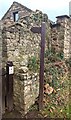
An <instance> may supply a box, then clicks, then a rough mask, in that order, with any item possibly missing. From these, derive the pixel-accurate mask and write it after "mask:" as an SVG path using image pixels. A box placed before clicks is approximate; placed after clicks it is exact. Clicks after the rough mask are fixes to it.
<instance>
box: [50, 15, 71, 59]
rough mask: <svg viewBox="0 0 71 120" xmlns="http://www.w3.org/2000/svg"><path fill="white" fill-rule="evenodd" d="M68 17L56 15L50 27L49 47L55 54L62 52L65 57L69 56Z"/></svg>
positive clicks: (70, 36) (70, 35)
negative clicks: (54, 21)
mask: <svg viewBox="0 0 71 120" xmlns="http://www.w3.org/2000/svg"><path fill="white" fill-rule="evenodd" d="M70 25H71V23H70V18H69V17H68V16H60V17H57V22H56V24H54V25H52V28H51V31H52V32H51V41H52V42H51V48H52V51H53V52H55V53H56V54H63V57H64V58H65V59H68V58H69V57H70V41H71V39H70V38H71V34H70V33H71V32H70Z"/></svg>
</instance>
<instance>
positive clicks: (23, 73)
mask: <svg viewBox="0 0 71 120" xmlns="http://www.w3.org/2000/svg"><path fill="white" fill-rule="evenodd" d="M36 15H37V17H36V18H37V19H36V20H34V18H33V17H34V16H36ZM40 15H41V16H42V19H41V18H40V19H38V17H40ZM28 19H29V21H28V22H27V21H26V20H25V19H22V18H21V19H20V20H19V21H18V22H16V23H14V24H12V25H9V26H6V27H4V28H3V32H2V33H3V61H2V63H3V68H5V67H6V62H7V61H12V62H13V64H14V82H13V89H14V92H13V93H14V94H13V99H14V107H15V109H17V110H18V111H20V112H21V113H22V115H24V114H25V113H26V112H28V111H29V109H30V106H31V105H33V104H34V103H35V100H36V98H37V97H38V95H39V63H40V62H39V59H40V42H41V35H40V34H38V33H36V34H33V33H32V32H31V30H30V29H31V27H32V26H38V25H39V26H40V25H41V22H42V21H43V20H44V15H43V14H42V12H40V11H36V12H35V13H33V14H31V15H30V16H29V18H28ZM47 26H48V19H47V21H46V27H47ZM47 44H48V42H47V40H46V48H47Z"/></svg>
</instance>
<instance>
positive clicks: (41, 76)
mask: <svg viewBox="0 0 71 120" xmlns="http://www.w3.org/2000/svg"><path fill="white" fill-rule="evenodd" d="M31 31H32V32H33V33H39V34H41V50H40V73H39V110H41V109H42V108H43V97H44V92H43V90H44V52H45V34H46V26H45V22H42V25H41V27H32V28H31Z"/></svg>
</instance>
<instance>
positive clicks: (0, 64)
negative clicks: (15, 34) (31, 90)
mask: <svg viewBox="0 0 71 120" xmlns="http://www.w3.org/2000/svg"><path fill="white" fill-rule="evenodd" d="M0 118H2V22H1V21H0Z"/></svg>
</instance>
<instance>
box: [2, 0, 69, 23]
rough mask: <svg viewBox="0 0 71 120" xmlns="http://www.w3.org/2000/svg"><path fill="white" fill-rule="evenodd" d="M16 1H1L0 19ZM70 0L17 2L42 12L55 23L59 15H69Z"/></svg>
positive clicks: (19, 0) (17, 0) (28, 0)
mask: <svg viewBox="0 0 71 120" xmlns="http://www.w3.org/2000/svg"><path fill="white" fill-rule="evenodd" d="M13 1H14V0H0V19H1V18H2V16H3V15H4V14H5V13H6V11H7V10H8V9H9V7H10V6H11V4H12V3H13ZM69 1H70V0H16V2H19V3H21V4H23V5H24V6H26V7H28V8H30V9H32V10H36V9H38V10H41V11H43V13H46V14H47V15H48V17H49V19H51V20H53V21H55V17H56V16H59V15H69Z"/></svg>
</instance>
